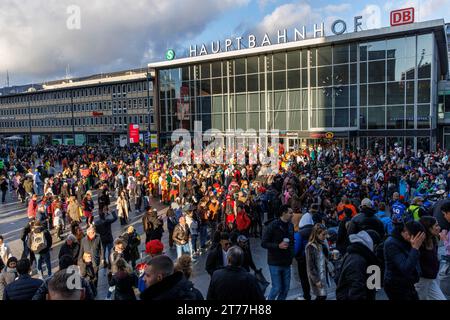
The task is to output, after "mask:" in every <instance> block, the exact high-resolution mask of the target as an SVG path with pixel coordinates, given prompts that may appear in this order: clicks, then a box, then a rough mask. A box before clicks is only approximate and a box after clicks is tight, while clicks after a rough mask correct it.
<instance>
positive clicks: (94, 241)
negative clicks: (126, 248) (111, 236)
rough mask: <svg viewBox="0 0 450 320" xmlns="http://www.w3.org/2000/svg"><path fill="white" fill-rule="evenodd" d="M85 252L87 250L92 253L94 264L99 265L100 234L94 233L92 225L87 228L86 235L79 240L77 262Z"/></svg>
mask: <svg viewBox="0 0 450 320" xmlns="http://www.w3.org/2000/svg"><path fill="white" fill-rule="evenodd" d="M85 252H89V253H90V254H91V255H92V259H93V260H94V261H95V264H96V265H97V266H100V260H101V259H102V257H103V248H102V244H101V240H100V236H99V235H98V234H96V229H95V226H93V225H92V226H90V227H89V228H88V229H87V234H86V237H84V238H83V239H82V240H81V244H80V254H79V256H78V262H81V261H82V260H83V254H84V253H85Z"/></svg>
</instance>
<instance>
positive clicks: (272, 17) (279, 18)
mask: <svg viewBox="0 0 450 320" xmlns="http://www.w3.org/2000/svg"><path fill="white" fill-rule="evenodd" d="M351 8H352V6H351V5H350V4H349V3H343V4H339V5H327V6H325V7H320V8H314V7H312V6H311V5H310V4H309V3H306V2H304V1H299V2H295V3H287V4H283V5H280V6H278V7H277V8H275V9H274V10H273V11H272V12H271V13H269V14H267V15H266V16H265V17H264V18H263V19H262V21H261V22H260V23H259V24H257V26H256V27H255V28H253V29H252V30H251V31H250V32H249V33H254V34H256V35H259V36H262V35H264V33H268V34H272V35H273V34H275V33H276V32H277V30H282V29H288V32H289V29H292V28H294V27H301V26H303V25H304V26H306V31H307V33H308V34H310V33H311V32H312V29H311V28H312V26H313V25H314V24H319V23H320V22H322V21H323V22H324V23H325V26H326V27H325V28H327V26H330V25H331V23H332V22H333V21H335V20H336V19H342V18H343V17H342V16H339V15H346V13H347V12H348V11H350V10H351ZM344 13H345V14H344ZM344 20H345V19H344ZM347 27H349V25H347ZM308 28H309V29H308Z"/></svg>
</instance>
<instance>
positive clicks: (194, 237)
mask: <svg viewBox="0 0 450 320" xmlns="http://www.w3.org/2000/svg"><path fill="white" fill-rule="evenodd" d="M197 239H198V235H197V234H195V235H194V234H193V235H191V242H190V244H191V252H192V254H194V253H195V252H196V251H197Z"/></svg>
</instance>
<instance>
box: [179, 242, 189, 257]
mask: <svg viewBox="0 0 450 320" xmlns="http://www.w3.org/2000/svg"><path fill="white" fill-rule="evenodd" d="M176 246H177V259H178V258H179V257H181V256H182V255H183V252H184V253H187V254H188V255H191V252H190V245H189V242H188V243H186V244H181V245H180V244H177V245H176Z"/></svg>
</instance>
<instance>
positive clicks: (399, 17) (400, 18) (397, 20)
mask: <svg viewBox="0 0 450 320" xmlns="http://www.w3.org/2000/svg"><path fill="white" fill-rule="evenodd" d="M413 22H414V8H405V9H399V10H394V11H391V26H400V25H402V24H408V23H413Z"/></svg>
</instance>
